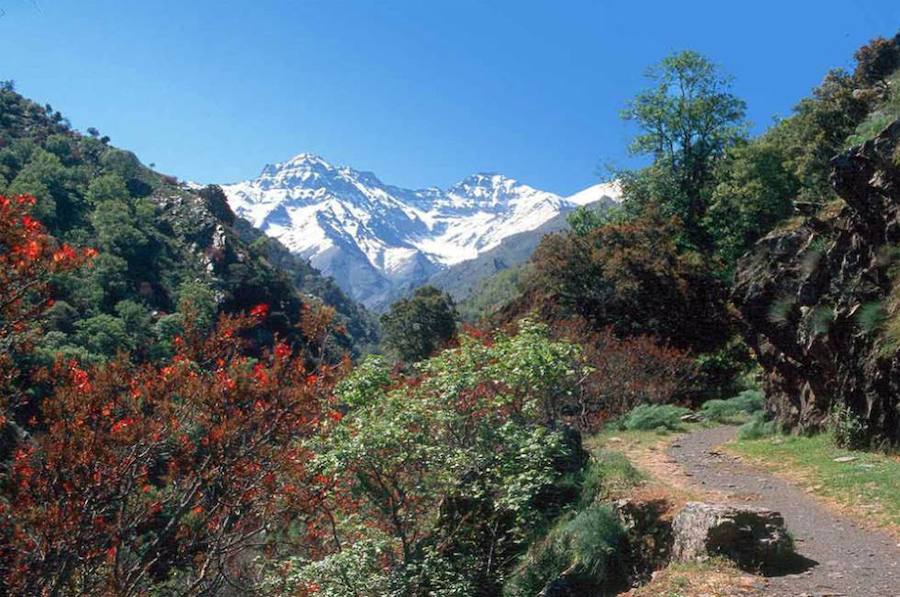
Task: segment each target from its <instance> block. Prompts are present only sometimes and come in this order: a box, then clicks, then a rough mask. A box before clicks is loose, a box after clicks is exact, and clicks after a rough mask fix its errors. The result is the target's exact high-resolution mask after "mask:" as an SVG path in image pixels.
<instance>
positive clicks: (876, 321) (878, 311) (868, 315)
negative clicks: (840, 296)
mask: <svg viewBox="0 0 900 597" xmlns="http://www.w3.org/2000/svg"><path fill="white" fill-rule="evenodd" d="M887 315H888V314H887V311H886V310H885V308H884V304H882V302H881V301H873V302H871V303H866V304H865V305H862V306H861V307H860V308H859V311H857V312H856V321H857V323H858V324H859V327H860V328H861V329H862V330H863V331H864V332H866V333H867V334H871V333H874V332H877V331H878V330H879V329H881V327H882V325H884V322H885V319H886V318H887Z"/></svg>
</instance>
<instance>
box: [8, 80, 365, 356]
mask: <svg viewBox="0 0 900 597" xmlns="http://www.w3.org/2000/svg"><path fill="white" fill-rule="evenodd" d="M107 141H108V140H107ZM0 186H2V187H5V188H3V189H0V191H3V192H4V193H6V194H13V195H15V194H20V193H28V194H32V195H34V196H35V197H36V198H37V206H36V210H35V215H36V217H37V218H38V219H39V220H41V221H42V223H44V224H45V225H46V226H47V227H48V228H49V230H50V232H51V233H52V234H53V235H54V236H56V237H57V238H59V240H61V241H65V242H67V243H69V244H71V245H73V246H75V247H93V248H96V249H97V250H98V251H99V255H98V256H97V257H96V258H95V259H94V260H93V265H92V267H90V268H83V269H82V270H80V271H78V272H73V273H68V274H65V275H60V276H56V277H55V279H54V284H53V287H54V296H53V297H52V298H53V299H54V300H56V301H57V302H59V303H62V304H64V305H65V306H66V309H65V313H63V312H62V311H58V312H57V313H56V314H55V315H56V316H59V317H56V318H55V322H54V325H55V326H57V328H56V330H51V331H60V332H63V333H64V335H65V338H64V339H61V338H60V337H59V336H58V335H57V336H54V343H49V344H47V345H46V346H45V347H42V352H43V353H44V355H45V356H46V357H47V358H49V359H50V360H52V355H51V354H50V350H49V347H50V346H56V347H58V349H59V351H64V352H65V353H66V354H68V355H75V354H86V355H90V357H91V358H92V359H93V360H96V359H98V358H101V359H102V358H106V357H108V356H109V354H110V351H114V350H116V349H118V348H121V347H135V348H137V349H138V350H135V351H134V352H133V353H132V354H133V356H134V358H137V359H143V358H147V357H150V356H151V355H154V354H156V355H161V354H166V353H167V352H168V349H167V348H166V346H161V347H159V350H157V348H154V347H153V346H150V344H153V343H154V342H155V341H156V340H155V336H156V334H154V333H152V328H153V327H154V326H155V325H156V323H157V322H158V321H159V319H160V318H164V317H167V316H168V315H167V314H172V313H173V312H175V311H176V310H178V309H183V308H184V307H185V302H184V301H183V300H181V298H182V295H184V296H187V295H188V294H190V293H191V292H192V291H191V288H193V287H192V285H194V284H196V285H199V286H200V287H203V288H206V289H207V290H208V292H205V293H204V295H203V297H202V300H199V299H200V298H201V297H194V298H196V299H198V300H197V301H195V302H197V306H198V308H199V309H200V310H201V311H202V314H198V315H202V317H201V319H202V322H203V324H204V325H209V324H211V322H212V321H213V320H214V319H215V317H216V316H217V315H218V314H219V313H220V312H238V311H244V310H248V309H250V308H252V307H253V306H255V305H256V304H258V303H266V304H269V305H270V306H271V307H272V310H273V311H278V310H280V311H281V312H282V313H283V314H286V315H285V316H286V317H287V320H286V322H287V325H282V326H281V327H275V326H274V323H276V322H277V319H276V318H273V319H272V322H271V323H270V322H267V325H270V327H272V329H271V330H269V332H270V333H268V335H266V334H261V335H260V336H259V337H258V338H256V340H257V341H258V343H260V344H265V343H266V342H269V341H271V338H272V333H271V332H277V333H279V334H281V335H282V336H285V337H287V339H288V340H290V341H292V342H294V341H295V342H301V339H300V335H299V333H298V332H297V331H296V329H295V328H294V326H293V325H290V324H295V323H297V321H298V319H299V316H300V311H301V309H300V307H301V300H302V302H304V303H312V302H316V301H317V299H314V298H313V297H309V296H305V295H304V296H303V297H302V299H301V296H300V295H299V293H298V289H299V290H302V291H304V292H306V293H309V294H311V295H314V296H315V297H320V298H321V300H322V301H324V302H325V303H327V304H330V305H334V306H335V308H336V309H337V311H338V314H337V317H336V318H335V320H336V321H335V323H336V324H338V325H345V326H346V328H347V332H346V333H340V332H336V333H335V334H333V336H334V338H335V340H336V341H337V344H338V346H337V347H336V350H337V352H341V353H342V352H343V351H345V350H349V351H355V350H357V349H358V347H356V346H354V342H355V341H358V342H359V344H360V345H362V344H364V343H370V342H371V341H372V340H373V339H374V336H375V326H374V325H373V324H372V322H368V321H367V322H365V323H361V322H362V321H363V320H365V319H366V317H367V316H366V315H365V314H364V312H363V311H361V310H360V307H358V306H357V305H355V304H354V303H352V301H350V300H349V299H348V298H347V297H346V296H345V295H343V293H341V292H340V290H339V289H337V288H336V287H334V286H333V284H329V282H327V281H325V279H324V278H323V277H322V276H321V275H320V274H319V273H318V272H317V271H315V270H314V269H313V268H312V267H311V266H310V265H309V264H308V263H307V262H305V261H302V260H300V259H299V258H295V259H293V260H292V259H291V258H286V259H285V261H291V262H292V263H293V265H292V267H290V268H285V269H289V270H290V271H289V272H288V274H286V275H291V276H292V280H290V281H289V280H288V279H287V278H286V277H285V275H282V274H281V273H279V272H277V271H275V269H274V268H273V267H272V265H271V264H270V263H269V262H268V260H267V258H269V257H271V255H258V254H255V253H253V252H251V251H250V249H249V247H247V246H246V244H245V243H244V242H243V240H242V239H239V238H237V237H236V234H237V233H238V231H236V230H235V229H234V228H233V225H235V218H234V214H233V213H231V211H230V210H229V209H228V206H227V201H226V200H225V197H224V195H223V194H222V193H221V190H219V189H217V188H216V187H210V188H207V189H204V190H202V191H199V192H194V191H191V190H188V189H186V188H184V187H181V186H179V185H177V183H176V182H175V181H173V180H172V179H171V178H169V177H166V176H164V175H161V174H159V173H157V172H154V171H152V170H150V169H149V168H146V167H145V166H143V165H142V164H141V163H140V161H139V160H138V159H137V157H136V156H134V154H132V153H130V152H127V151H123V150H120V149H117V148H114V147H111V146H109V145H108V143H107V142H105V141H104V140H103V139H102V138H99V136H98V137H97V138H95V137H92V136H83V135H80V134H78V133H77V132H75V131H73V130H71V128H70V127H69V125H68V123H67V122H66V121H65V119H63V118H62V116H61V115H60V114H59V113H58V112H52V111H51V109H50V108H49V107H44V106H39V105H37V104H35V103H33V102H30V101H29V100H27V99H25V98H23V97H22V96H20V95H18V94H17V93H15V91H14V90H13V89H12V88H11V87H10V86H3V87H0ZM214 233H215V234H220V235H223V237H222V238H220V239H219V241H221V242H219V245H218V246H216V243H215V242H213V235H214ZM257 234H260V233H257ZM251 240H252V239H251ZM248 242H249V241H248ZM301 261H302V263H298V262H301ZM300 271H302V275H294V274H296V273H299V272H300ZM120 305H121V308H122V309H126V311H127V313H126V314H124V315H123V314H122V313H120V312H119V311H120ZM133 305H140V306H141V307H142V309H143V310H142V311H141V310H139V309H135V308H134V307H133ZM63 315H64V317H63ZM147 317H150V321H147ZM79 321H81V322H84V323H83V325H82V329H83V330H84V331H82V332H81V333H76V332H75V329H74V326H75V323H76V322H79ZM117 322H124V327H125V332H126V335H127V336H129V338H127V340H123V339H122V338H121V337H120V334H119V332H120V329H119V328H120V323H117ZM198 322H199V321H198ZM91 331H98V332H101V337H99V338H91V337H90V333H91ZM329 358H335V359H336V358H339V354H332V355H329Z"/></svg>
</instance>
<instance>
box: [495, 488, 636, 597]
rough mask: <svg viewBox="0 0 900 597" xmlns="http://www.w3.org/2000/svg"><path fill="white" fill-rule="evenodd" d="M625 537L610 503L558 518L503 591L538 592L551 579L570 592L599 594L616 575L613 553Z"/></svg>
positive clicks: (517, 595) (514, 595)
mask: <svg viewBox="0 0 900 597" xmlns="http://www.w3.org/2000/svg"><path fill="white" fill-rule="evenodd" d="M623 536H624V532H623V530H622V527H621V525H620V524H619V521H618V519H617V518H616V516H615V514H613V512H612V509H611V508H610V507H609V506H602V505H592V506H590V507H588V508H587V509H585V510H582V511H580V512H578V513H577V514H574V515H570V516H567V517H565V518H563V519H562V520H560V521H559V522H558V523H557V524H556V526H554V527H553V529H552V530H551V531H550V532H549V533H548V534H547V536H546V537H544V538H543V539H541V540H540V541H539V542H537V543H536V544H535V545H534V546H533V547H532V548H531V549H530V550H529V552H528V554H527V555H526V557H525V559H524V561H523V563H522V564H521V565H520V567H519V569H518V570H516V573H515V575H514V576H513V577H512V578H511V579H510V581H509V582H508V583H507V584H506V586H504V588H503V594H504V595H508V596H510V597H520V596H521V597H526V596H532V595H537V594H539V593H540V592H541V591H542V590H543V589H544V587H546V586H547V584H548V583H550V582H551V581H556V582H558V583H560V584H561V585H563V586H565V587H566V590H568V591H569V593H570V594H580V595H595V594H602V593H603V592H604V591H605V589H607V588H608V585H609V582H610V577H611V576H613V575H614V574H617V573H618V571H616V570H614V567H615V566H616V555H617V553H618V551H619V548H620V542H621V541H622V538H623Z"/></svg>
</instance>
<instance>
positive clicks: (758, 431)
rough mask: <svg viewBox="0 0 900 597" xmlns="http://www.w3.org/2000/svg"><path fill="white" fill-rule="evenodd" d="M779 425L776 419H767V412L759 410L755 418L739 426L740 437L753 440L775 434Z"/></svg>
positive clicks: (738, 434)
mask: <svg viewBox="0 0 900 597" xmlns="http://www.w3.org/2000/svg"><path fill="white" fill-rule="evenodd" d="M777 431H778V426H777V424H776V423H775V421H766V417H765V413H763V412H757V413H756V414H754V415H753V418H752V419H750V420H749V421H748V422H746V423H744V424H743V425H741V426H740V427H739V428H738V433H737V436H738V439H743V440H753V439H761V438H764V437H769V436H770V435H775V433H776V432H777Z"/></svg>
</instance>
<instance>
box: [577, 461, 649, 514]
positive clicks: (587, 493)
mask: <svg viewBox="0 0 900 597" xmlns="http://www.w3.org/2000/svg"><path fill="white" fill-rule="evenodd" d="M644 478H645V477H644V474H643V473H641V471H639V470H638V469H636V468H634V465H633V464H631V461H630V460H628V457H627V456H625V455H624V454H622V453H621V452H616V451H613V450H598V451H595V452H594V453H593V454H592V457H591V461H590V463H589V464H588V467H587V468H586V469H585V470H584V473H583V475H582V482H581V491H580V494H579V499H578V502H577V503H576V504H575V510H576V511H578V512H580V511H582V510H586V509H588V508H590V507H591V506H592V505H594V504H595V503H598V502H600V501H602V500H604V499H609V498H611V497H613V495H615V494H620V493H624V492H627V491H628V490H630V489H632V488H633V487H634V486H636V485H637V484H638V483H640V482H641V481H642V480H644Z"/></svg>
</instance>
